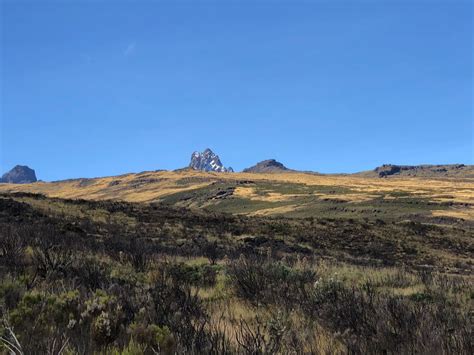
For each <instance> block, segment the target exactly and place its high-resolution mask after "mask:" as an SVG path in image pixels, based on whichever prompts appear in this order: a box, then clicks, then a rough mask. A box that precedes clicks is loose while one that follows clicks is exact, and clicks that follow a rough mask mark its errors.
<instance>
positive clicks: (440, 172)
mask: <svg viewBox="0 0 474 355" xmlns="http://www.w3.org/2000/svg"><path fill="white" fill-rule="evenodd" d="M357 175H363V176H367V177H380V178H387V177H395V176H417V177H437V178H442V177H458V178H473V177H474V165H465V164H444V165H394V164H384V165H382V166H378V167H377V168H375V169H374V170H372V171H364V172H361V173H357Z"/></svg>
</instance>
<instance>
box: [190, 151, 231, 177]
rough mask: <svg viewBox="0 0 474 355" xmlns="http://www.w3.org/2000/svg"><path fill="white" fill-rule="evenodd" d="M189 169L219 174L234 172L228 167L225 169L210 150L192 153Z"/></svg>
mask: <svg viewBox="0 0 474 355" xmlns="http://www.w3.org/2000/svg"><path fill="white" fill-rule="evenodd" d="M189 167H190V168H192V169H194V170H201V171H215V172H219V173H227V172H233V171H234V170H233V169H232V168H231V167H229V168H226V167H224V165H223V164H222V163H221V160H220V159H219V156H218V155H216V154H215V153H214V152H213V151H212V150H210V149H209V148H207V149H206V150H205V151H204V152H202V153H199V152H194V153H193V155H192V156H191V162H190V163H189Z"/></svg>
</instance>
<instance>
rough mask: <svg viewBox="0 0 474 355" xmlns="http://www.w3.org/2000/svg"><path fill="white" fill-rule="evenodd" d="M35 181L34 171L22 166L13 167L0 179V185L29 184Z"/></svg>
mask: <svg viewBox="0 0 474 355" xmlns="http://www.w3.org/2000/svg"><path fill="white" fill-rule="evenodd" d="M36 181H37V179H36V174H35V171H34V170H33V169H30V168H29V167H27V166H24V165H17V166H15V167H14V168H13V169H12V170H10V171H9V172H8V173H5V174H3V176H2V178H1V179H0V183H7V184H30V183H32V182H36Z"/></svg>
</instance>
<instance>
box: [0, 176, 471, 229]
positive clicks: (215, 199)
mask: <svg viewBox="0 0 474 355" xmlns="http://www.w3.org/2000/svg"><path fill="white" fill-rule="evenodd" d="M18 191H22V192H33V193H41V194H45V195H47V196H51V197H61V198H81V199H92V200H105V199H116V200H123V201H129V202H153V201H162V202H165V203H168V204H172V205H177V206H186V207H201V208H202V207H205V208H208V209H210V210H215V211H223V212H230V213H239V214H248V215H252V214H261V215H282V214H284V215H285V216H292V217H314V216H319V217H347V218H382V219H390V218H391V219H403V218H406V217H413V216H414V215H418V216H430V215H434V216H440V217H444V216H448V217H458V218H463V219H467V220H474V179H463V180H460V179H456V178H450V179H446V178H444V179H429V178H417V177H398V178H390V179H379V178H368V177H360V176H340V175H315V174H304V173H281V174H251V173H233V174H227V173H226V174H223V173H203V172H198V171H190V170H184V171H179V172H171V171H159V172H144V173H140V174H128V175H122V176H115V177H104V178H96V179H76V180H66V181H59V182H52V183H35V184H29V185H8V184H0V192H18Z"/></svg>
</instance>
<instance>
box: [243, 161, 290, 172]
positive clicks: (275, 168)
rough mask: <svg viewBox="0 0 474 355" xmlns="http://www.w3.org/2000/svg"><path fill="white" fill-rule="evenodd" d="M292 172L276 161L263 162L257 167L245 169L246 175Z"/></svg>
mask: <svg viewBox="0 0 474 355" xmlns="http://www.w3.org/2000/svg"><path fill="white" fill-rule="evenodd" d="M286 171H291V170H290V169H288V168H287V167H286V166H284V165H283V164H282V163H280V162H278V161H276V160H275V159H267V160H263V161H261V162H259V163H257V164H256V165H254V166H252V167H250V168H247V169H244V171H243V172H244V173H280V172H286Z"/></svg>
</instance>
